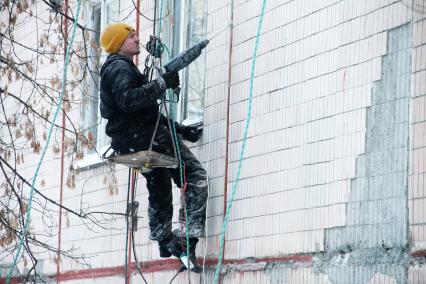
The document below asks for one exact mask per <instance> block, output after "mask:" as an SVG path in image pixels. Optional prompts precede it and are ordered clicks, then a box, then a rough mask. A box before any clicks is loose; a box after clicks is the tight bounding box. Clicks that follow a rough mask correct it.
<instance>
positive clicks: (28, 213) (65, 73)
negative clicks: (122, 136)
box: [6, 0, 81, 284]
mask: <svg viewBox="0 0 426 284" xmlns="http://www.w3.org/2000/svg"><path fill="white" fill-rule="evenodd" d="M80 7H81V1H80V0H77V12H76V17H75V21H74V22H73V26H72V29H73V31H72V36H71V41H70V43H69V46H68V49H67V53H66V55H65V66H64V73H63V77H62V89H61V94H60V96H59V99H58V105H57V107H56V111H55V114H54V116H53V119H52V124H51V125H50V129H49V133H48V136H47V139H46V143H45V146H44V149H43V152H42V154H41V157H40V160H39V162H38V164H37V168H36V171H35V173H34V176H33V179H32V180H33V181H32V184H31V190H30V197H29V201H28V208H27V212H26V218H25V219H26V220H25V224H24V231H23V232H22V233H21V237H20V240H19V244H18V248H17V251H16V255H15V257H14V259H13V263H12V265H11V266H10V267H9V271H8V273H7V276H6V284H9V283H10V280H11V275H12V272H13V270H14V268H15V266H16V264H17V262H18V258H19V256H20V254H21V249H22V245H23V243H24V238H25V235H26V234H27V232H28V223H29V220H30V215H31V208H32V200H33V193H34V186H35V182H36V180H37V177H38V174H39V171H40V168H41V164H42V162H43V160H44V157H45V155H46V151H47V148H48V146H49V143H50V139H51V136H52V132H53V127H54V123H55V121H56V118H57V117H58V114H59V110H60V109H61V107H60V106H61V104H62V100H63V97H64V94H65V85H66V79H67V71H68V63H69V60H70V53H71V47H72V44H73V42H74V38H75V33H76V30H77V25H78V17H79V15H80Z"/></svg>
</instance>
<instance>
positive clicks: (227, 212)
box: [213, 0, 266, 284]
mask: <svg viewBox="0 0 426 284" xmlns="http://www.w3.org/2000/svg"><path fill="white" fill-rule="evenodd" d="M265 6H266V0H263V2H262V11H261V13H260V17H259V24H258V26H257V34H256V42H255V45H254V51H253V59H252V63H251V74H250V93H249V98H248V113H247V119H246V123H245V128H244V135H243V145H242V146H241V151H240V157H239V160H238V171H237V177H236V180H235V182H234V184H233V185H232V192H231V198H230V200H229V202H228V204H227V206H226V214H225V218H224V220H223V224H222V227H221V232H220V243H219V256H218V261H217V266H216V272H215V275H214V280H213V283H215V284H216V283H218V280H219V274H220V269H221V267H222V258H223V255H222V252H223V245H224V240H225V232H226V227H227V226H228V223H229V215H230V212H231V208H232V204H233V202H234V198H235V192H236V189H237V185H238V182H239V180H240V174H241V168H242V165H243V157H244V152H245V148H246V144H247V133H248V128H249V124H250V116H251V108H252V98H253V81H254V67H255V65H256V55H257V48H258V45H259V36H260V30H261V27H262V21H263V15H264V14H265Z"/></svg>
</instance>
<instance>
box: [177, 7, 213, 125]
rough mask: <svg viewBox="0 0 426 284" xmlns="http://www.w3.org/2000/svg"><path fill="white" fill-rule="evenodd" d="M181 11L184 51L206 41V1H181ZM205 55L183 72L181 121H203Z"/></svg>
mask: <svg viewBox="0 0 426 284" xmlns="http://www.w3.org/2000/svg"><path fill="white" fill-rule="evenodd" d="M180 2H181V9H185V10H184V13H183V15H184V19H182V21H181V23H182V24H183V25H182V26H181V32H180V34H181V35H182V36H181V39H184V45H183V46H184V47H185V48H183V49H186V48H188V47H190V46H192V45H194V44H197V43H199V42H200V41H202V40H204V39H206V24H207V23H206V22H207V17H206V1H205V0H187V1H186V3H184V2H185V1H184V0H181V1H180ZM205 54H206V53H205V52H203V53H202V54H201V55H200V57H199V58H197V60H195V61H194V62H193V63H191V64H190V65H189V66H188V67H187V68H186V69H185V70H184V72H183V73H184V83H185V84H184V89H183V94H182V98H183V100H182V105H181V111H182V120H188V121H191V122H199V121H202V120H203V109H204V94H205V89H204V81H205V68H206V65H205V64H206V59H205V56H206V55H205Z"/></svg>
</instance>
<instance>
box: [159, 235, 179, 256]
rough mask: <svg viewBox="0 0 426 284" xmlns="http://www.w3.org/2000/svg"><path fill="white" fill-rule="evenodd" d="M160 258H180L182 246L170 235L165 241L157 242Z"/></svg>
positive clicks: (177, 239) (176, 238)
mask: <svg viewBox="0 0 426 284" xmlns="http://www.w3.org/2000/svg"><path fill="white" fill-rule="evenodd" d="M158 246H159V249H160V256H161V257H170V256H172V255H173V256H175V257H177V258H180V257H181V255H182V252H183V250H182V244H181V242H180V239H179V238H178V237H176V236H175V235H173V234H170V236H169V237H167V238H166V239H164V240H162V241H160V242H158Z"/></svg>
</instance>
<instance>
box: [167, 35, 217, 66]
mask: <svg viewBox="0 0 426 284" xmlns="http://www.w3.org/2000/svg"><path fill="white" fill-rule="evenodd" d="M208 43H209V40H208V39H205V40H203V41H201V42H199V43H197V44H195V45H193V46H191V47H190V48H188V49H187V50H185V51H182V52H181V53H179V54H178V55H177V56H175V57H173V58H172V59H171V60H170V61H169V62H167V63H166V65H164V69H166V72H178V71H179V70H182V69H183V68H185V67H186V66H188V65H189V64H190V63H191V62H192V61H194V60H195V59H197V57H198V56H200V54H201V50H202V49H203V48H205V47H206V46H207V44H208Z"/></svg>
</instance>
